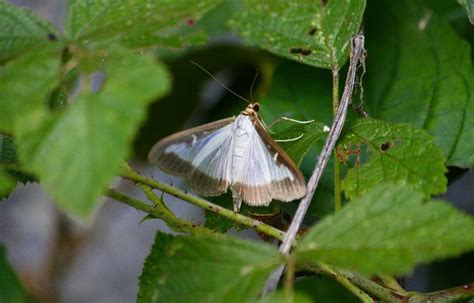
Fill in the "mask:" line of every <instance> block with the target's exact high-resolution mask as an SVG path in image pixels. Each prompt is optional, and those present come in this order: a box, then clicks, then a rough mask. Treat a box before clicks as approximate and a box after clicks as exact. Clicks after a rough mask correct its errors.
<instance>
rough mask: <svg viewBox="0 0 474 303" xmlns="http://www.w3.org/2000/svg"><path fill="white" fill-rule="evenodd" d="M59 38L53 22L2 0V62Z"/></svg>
mask: <svg viewBox="0 0 474 303" xmlns="http://www.w3.org/2000/svg"><path fill="white" fill-rule="evenodd" d="M58 39H60V34H59V32H58V31H57V29H56V28H55V27H54V26H53V25H52V24H50V23H49V22H46V21H45V20H43V19H41V18H40V17H38V16H36V15H35V14H33V13H32V12H31V11H30V10H28V9H25V8H19V7H17V6H14V5H11V4H8V3H7V2H5V1H3V0H0V62H1V61H4V60H7V59H10V58H12V57H14V56H16V55H18V54H20V53H22V52H24V51H27V50H30V49H34V50H35V51H37V47H38V46H44V45H51V44H53V43H56V41H57V40H58ZM0 120H1V119H0Z"/></svg>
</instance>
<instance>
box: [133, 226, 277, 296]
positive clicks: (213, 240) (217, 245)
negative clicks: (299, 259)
mask: <svg viewBox="0 0 474 303" xmlns="http://www.w3.org/2000/svg"><path fill="white" fill-rule="evenodd" d="M282 261H283V260H282V258H281V256H280V255H279V254H278V251H277V250H276V249H275V248H274V247H272V246H270V245H263V244H259V243H254V242H250V241H244V240H239V239H234V238H230V237H224V236H215V237H210V236H193V237H185V236H178V237H173V236H170V235H166V234H162V233H157V236H156V239H155V243H154V244H153V247H152V249H151V253H150V255H149V256H148V257H147V259H146V261H145V265H144V268H143V272H142V274H141V276H140V289H139V291H138V299H137V302H138V303H145V302H146V303H154V302H170V303H172V302H207V303H211V302H229V303H231V302H239V303H241V302H254V300H255V299H256V298H257V297H258V296H259V294H260V291H261V289H262V287H263V285H264V283H265V281H266V279H267V277H268V274H270V272H272V270H274V269H275V268H276V267H278V266H279V265H280V264H282Z"/></svg>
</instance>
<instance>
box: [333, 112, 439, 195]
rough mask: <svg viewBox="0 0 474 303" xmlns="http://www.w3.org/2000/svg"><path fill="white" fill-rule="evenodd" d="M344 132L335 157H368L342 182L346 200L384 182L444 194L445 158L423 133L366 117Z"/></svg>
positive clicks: (424, 191)
mask: <svg viewBox="0 0 474 303" xmlns="http://www.w3.org/2000/svg"><path fill="white" fill-rule="evenodd" d="M345 133H346V135H345V136H344V137H343V138H342V140H341V141H339V145H338V154H339V157H341V158H342V160H344V161H347V160H349V159H350V158H352V157H354V156H349V157H348V159H347V158H346V159H344V157H347V156H348V155H351V154H352V155H354V154H355V155H356V158H357V154H362V156H363V155H364V154H368V158H369V159H368V160H367V161H366V162H365V163H363V164H359V163H357V162H356V163H355V165H354V167H352V168H350V169H349V171H348V172H347V175H346V177H345V178H344V180H343V182H342V189H343V190H344V193H345V195H346V197H348V198H349V199H353V198H355V197H357V196H359V195H363V194H364V193H366V192H368V191H369V190H370V189H371V188H372V187H374V186H376V185H377V184H379V183H383V182H386V181H391V182H403V183H406V184H409V185H411V186H412V187H414V188H416V189H418V190H420V191H422V192H423V193H425V195H427V196H429V195H435V194H440V193H443V192H445V191H446V183H447V180H446V177H445V175H444V174H445V173H446V171H447V169H446V167H445V166H444V163H445V157H444V155H443V152H442V150H441V149H440V148H439V147H438V146H437V145H436V144H435V143H434V142H433V138H432V137H431V136H430V135H429V134H427V133H426V131H424V130H417V129H414V128H413V127H411V126H410V125H409V124H390V123H387V122H383V121H380V120H375V119H368V118H367V119H360V120H358V121H356V122H355V123H354V124H353V125H351V126H350V127H349V128H348V129H347V130H346V131H345ZM356 161H357V159H356Z"/></svg>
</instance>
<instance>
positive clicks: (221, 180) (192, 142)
mask: <svg viewBox="0 0 474 303" xmlns="http://www.w3.org/2000/svg"><path fill="white" fill-rule="evenodd" d="M234 120H235V118H234V117H232V118H227V119H223V120H219V121H215V122H212V123H208V124H204V125H200V126H198V127H194V128H191V129H188V130H185V131H182V132H179V133H176V134H173V135H171V136H169V137H166V138H164V139H162V140H161V141H159V142H158V143H156V144H155V145H154V146H153V148H152V149H151V150H150V153H149V154H148V161H149V162H150V163H153V164H156V165H158V167H160V169H161V170H163V171H164V172H167V173H170V174H173V175H178V176H184V177H185V178H186V179H187V181H188V183H189V185H190V186H191V187H192V188H193V189H194V190H195V191H197V192H198V193H200V194H202V195H205V196H216V195H219V194H222V193H224V192H226V191H227V188H228V187H229V183H230V173H231V171H230V170H231V159H232V157H231V151H232V146H233V136H232V129H231V125H230V124H231V123H232V122H233V121H234Z"/></svg>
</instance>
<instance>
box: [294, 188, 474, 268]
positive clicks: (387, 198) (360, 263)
mask: <svg viewBox="0 0 474 303" xmlns="http://www.w3.org/2000/svg"><path fill="white" fill-rule="evenodd" d="M473 229H474V219H473V218H472V217H470V216H468V215H466V214H464V213H461V212H460V211H458V210H456V209H454V208H453V207H451V206H450V205H449V204H448V203H445V202H441V201H430V202H425V201H424V199H423V194H422V193H419V192H416V191H414V190H413V189H411V188H409V187H406V186H403V185H393V184H387V183H385V184H381V185H379V186H377V187H376V188H374V189H373V190H372V191H370V192H369V193H368V194H367V195H365V196H363V197H361V198H359V199H357V200H354V201H352V202H351V203H349V204H347V205H346V206H345V207H343V209H342V210H341V211H339V212H337V213H336V214H335V215H332V216H330V217H326V218H325V219H324V220H323V221H321V222H320V223H319V224H317V225H316V227H314V228H313V229H312V230H311V231H310V232H309V233H308V234H307V235H306V236H305V237H304V239H303V240H302V241H301V242H300V243H299V245H298V246H297V248H296V252H295V254H296V258H297V262H299V263H304V262H316V263H317V262H325V263H329V264H333V265H336V266H340V267H343V268H349V269H354V270H357V271H361V272H364V273H377V274H384V273H385V274H401V273H408V272H410V271H411V270H412V269H413V267H414V266H415V265H416V264H418V263H427V262H430V261H433V260H437V259H442V258H446V257H454V256H457V255H460V254H461V253H463V252H467V251H469V250H472V249H474V233H473V232H472V230H473Z"/></svg>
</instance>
